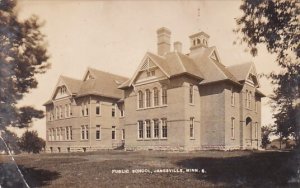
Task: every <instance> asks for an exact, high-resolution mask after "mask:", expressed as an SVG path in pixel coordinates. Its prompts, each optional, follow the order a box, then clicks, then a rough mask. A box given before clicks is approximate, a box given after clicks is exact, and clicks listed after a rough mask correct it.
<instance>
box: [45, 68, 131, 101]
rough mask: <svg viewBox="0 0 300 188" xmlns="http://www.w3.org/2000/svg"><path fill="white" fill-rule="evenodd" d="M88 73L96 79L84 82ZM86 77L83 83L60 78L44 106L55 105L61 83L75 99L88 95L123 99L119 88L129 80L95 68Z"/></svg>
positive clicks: (88, 70) (89, 69)
mask: <svg viewBox="0 0 300 188" xmlns="http://www.w3.org/2000/svg"><path fill="white" fill-rule="evenodd" d="M88 73H91V74H92V75H93V77H94V78H93V79H88V80H85V81H84V79H85V77H86V74H88ZM85 77H84V79H83V81H82V80H77V79H74V78H70V77H67V76H60V78H59V80H58V83H57V85H56V87H55V91H54V93H53V94H52V97H51V99H50V100H48V101H47V102H46V103H44V105H48V104H51V103H53V99H54V95H55V93H56V90H57V86H58V84H59V83H61V82H62V83H63V84H64V85H65V86H66V87H67V90H68V91H69V93H71V94H72V95H74V96H75V97H80V96H86V95H100V96H104V97H112V98H119V99H121V98H123V91H121V90H119V89H118V87H119V85H121V84H122V83H123V82H125V81H126V80H128V78H126V77H123V76H119V75H116V74H111V73H108V72H104V71H100V70H97V69H93V68H88V69H87V71H86V73H85Z"/></svg>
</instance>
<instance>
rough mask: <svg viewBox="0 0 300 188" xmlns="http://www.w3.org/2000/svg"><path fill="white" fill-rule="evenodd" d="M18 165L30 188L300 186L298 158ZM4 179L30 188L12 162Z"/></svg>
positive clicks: (81, 157)
mask: <svg viewBox="0 0 300 188" xmlns="http://www.w3.org/2000/svg"><path fill="white" fill-rule="evenodd" d="M15 160H16V162H17V164H18V166H19V168H20V170H21V171H22V173H23V174H24V177H25V179H26V181H27V182H28V184H29V186H30V187H55V188H58V187H84V188H86V187H212V186H221V187H224V186H225V187H238V186H242V187H299V186H300V184H299V177H300V174H299V169H298V167H299V163H300V156H299V155H298V154H296V152H270V151H269V152H262V151H255V152H251V151H232V152H222V151H197V152H189V153H187V152H162V151H137V152H126V151H117V150H113V151H98V152H87V153H65V154H62V153H61V154H37V155H28V154H22V155H17V156H15ZM144 169H146V170H144ZM168 169H170V170H169V171H172V172H166V171H167V170H168ZM180 170H181V172H180ZM197 170H198V172H195V171H197ZM144 171H146V172H145V173H144ZM188 171H193V172H188ZM112 172H114V173H112ZM121 172H122V173H121ZM127 172H129V173H127ZM133 172H143V173H133ZM297 172H298V174H297ZM0 174H1V177H0V184H1V185H2V186H3V187H24V184H23V182H22V178H21V177H20V176H19V174H18V172H17V171H16V168H15V166H14V165H13V164H12V162H11V160H10V158H9V157H8V156H3V155H2V156H1V155H0ZM297 177H298V178H297Z"/></svg>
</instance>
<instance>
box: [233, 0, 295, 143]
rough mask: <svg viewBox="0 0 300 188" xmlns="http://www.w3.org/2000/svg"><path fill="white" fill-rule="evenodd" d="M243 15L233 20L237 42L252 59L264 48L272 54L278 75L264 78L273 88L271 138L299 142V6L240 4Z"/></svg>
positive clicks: (265, 0) (282, 0) (284, 0)
mask: <svg viewBox="0 0 300 188" xmlns="http://www.w3.org/2000/svg"><path fill="white" fill-rule="evenodd" d="M240 9H241V10H242V11H243V15H242V16H241V17H240V18H238V19H237V20H236V22H237V29H235V32H236V33H237V34H239V35H241V37H238V40H239V41H240V42H241V43H246V44H247V45H248V47H249V48H250V49H251V54H252V55H253V56H255V55H257V53H258V51H257V46H258V45H259V44H264V45H266V47H267V50H268V51H269V52H270V53H272V54H276V56H277V59H276V62H277V64H278V65H279V66H280V67H281V68H282V71H281V72H280V73H274V72H272V73H271V74H270V75H268V76H267V77H268V78H269V79H271V83H272V84H273V85H274V90H273V95H272V96H271V99H272V107H273V109H274V115H273V117H274V118H275V125H276V130H275V134H277V135H280V137H281V139H282V138H288V137H293V138H294V139H295V140H296V142H297V144H298V145H299V144H300V143H299V138H300V118H299V117H300V116H299V114H300V61H299V57H300V43H299V41H300V24H299V23H300V20H299V12H300V3H299V1H298V0H244V1H243V3H242V5H241V7H240Z"/></svg>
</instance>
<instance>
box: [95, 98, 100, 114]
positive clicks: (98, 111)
mask: <svg viewBox="0 0 300 188" xmlns="http://www.w3.org/2000/svg"><path fill="white" fill-rule="evenodd" d="M96 115H100V103H99V101H97V103H96Z"/></svg>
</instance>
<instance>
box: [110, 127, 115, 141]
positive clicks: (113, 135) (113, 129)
mask: <svg viewBox="0 0 300 188" xmlns="http://www.w3.org/2000/svg"><path fill="white" fill-rule="evenodd" d="M111 139H113V140H115V139H116V126H112V131H111Z"/></svg>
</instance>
